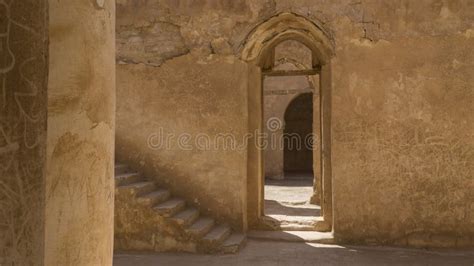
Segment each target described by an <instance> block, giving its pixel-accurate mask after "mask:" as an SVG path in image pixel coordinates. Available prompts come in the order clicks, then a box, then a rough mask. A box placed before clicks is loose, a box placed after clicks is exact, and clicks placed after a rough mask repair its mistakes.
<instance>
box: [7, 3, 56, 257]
mask: <svg viewBox="0 0 474 266" xmlns="http://www.w3.org/2000/svg"><path fill="white" fill-rule="evenodd" d="M47 24H48V2H47V1H43V0H34V1H33V0H28V1H10V0H2V1H0V265H41V261H42V257H43V237H42V236H43V230H44V227H43V221H44V216H43V210H44V189H43V185H44V175H43V170H44V164H45V151H46V113H47V112H46V109H47V98H46V97H47V94H46V87H47V74H48V58H47V55H48V43H47V40H48V25H47Z"/></svg>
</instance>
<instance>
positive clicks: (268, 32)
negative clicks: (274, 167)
mask: <svg viewBox="0 0 474 266" xmlns="http://www.w3.org/2000/svg"><path fill="white" fill-rule="evenodd" d="M328 36H329V34H327V32H325V31H324V30H323V28H322V27H321V26H320V25H317V24H315V23H314V22H312V21H310V20H308V19H306V18H305V17H302V16H299V15H296V14H293V13H281V14H279V15H276V16H274V17H272V18H270V19H268V20H266V21H265V22H263V23H262V24H260V25H259V26H258V27H256V28H255V29H254V30H253V31H252V32H251V33H250V34H249V36H248V38H247V40H246V42H245V44H244V45H243V47H242V56H241V59H242V60H244V61H246V62H247V63H248V66H249V67H248V71H249V72H248V97H249V98H248V99H249V100H248V114H249V116H248V117H249V121H248V128H249V133H250V134H255V133H257V134H259V135H261V134H262V133H263V131H264V130H263V129H264V119H263V80H264V77H267V76H302V75H303V76H313V75H317V76H318V77H319V80H318V81H319V95H320V98H319V99H320V111H321V112H320V119H321V129H320V143H321V177H322V178H321V183H322V184H321V187H322V189H321V202H322V204H321V205H322V215H323V223H324V225H325V226H324V227H325V228H332V183H331V182H332V180H331V178H332V174H331V160H330V158H331V147H330V143H331V135H330V133H331V131H330V125H331V124H330V123H331V121H330V119H331V112H330V111H331V64H330V60H331V57H332V56H333V54H334V44H333V43H332V41H331V39H330V38H329V37H328ZM288 40H292V41H297V42H299V43H301V44H303V45H305V46H306V47H307V48H309V50H310V51H311V66H310V68H308V69H298V70H278V69H274V65H275V64H274V63H275V60H274V59H275V58H274V54H275V47H276V46H278V45H279V44H280V43H282V42H284V41H288ZM248 143H249V144H248V146H247V161H248V164H247V191H246V192H247V193H246V194H247V197H246V202H247V211H246V212H247V216H246V217H244V223H247V224H248V226H249V227H251V228H257V227H259V226H261V225H262V222H264V220H265V219H264V218H265V217H264V216H265V215H264V177H265V173H264V155H263V149H262V148H261V147H262V146H261V143H260V138H259V136H254V139H253V141H249V142H248Z"/></svg>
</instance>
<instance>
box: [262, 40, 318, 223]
mask: <svg viewBox="0 0 474 266" xmlns="http://www.w3.org/2000/svg"><path fill="white" fill-rule="evenodd" d="M273 57H274V64H273V66H272V68H271V70H268V71H266V72H264V75H263V76H264V78H263V117H264V132H265V136H266V138H267V143H268V144H269V145H266V146H265V151H264V158H263V165H264V168H265V173H264V174H265V177H264V191H263V194H264V195H263V197H264V210H263V212H264V215H263V217H262V225H261V226H262V227H266V228H267V229H268V227H270V228H271V229H282V230H306V231H311V230H316V228H317V226H316V225H317V224H318V222H321V221H322V218H321V207H320V206H319V205H317V204H313V203H315V201H316V202H317V203H319V198H318V197H319V196H318V193H317V190H316V189H317V187H316V186H315V185H314V184H316V182H317V180H320V178H321V173H320V167H319V165H320V161H319V160H320V156H319V152H320V148H319V145H320V141H319V137H320V134H319V129H320V125H319V124H320V120H319V91H318V86H317V85H316V86H314V84H315V82H314V81H317V79H318V76H317V73H314V74H315V75H307V74H310V73H309V72H301V73H300V72H294V71H311V70H312V67H311V66H312V60H311V57H312V53H311V51H310V50H309V49H308V48H307V47H306V46H305V45H304V44H301V43H300V42H297V41H294V40H287V41H284V42H281V43H280V44H278V45H277V46H276V47H275V49H274V52H273ZM290 74H294V75H290ZM313 98H315V99H314V100H313ZM314 132H316V134H315V133H314ZM313 142H314V143H313ZM313 153H315V155H314V156H313ZM316 198H318V200H315V199H316ZM319 227H320V225H319Z"/></svg>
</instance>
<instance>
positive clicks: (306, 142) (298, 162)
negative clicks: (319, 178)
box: [283, 93, 313, 181]
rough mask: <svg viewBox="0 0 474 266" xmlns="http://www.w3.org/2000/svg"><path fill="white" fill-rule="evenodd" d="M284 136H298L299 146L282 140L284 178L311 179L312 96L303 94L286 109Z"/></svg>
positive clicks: (288, 140)
mask: <svg viewBox="0 0 474 266" xmlns="http://www.w3.org/2000/svg"><path fill="white" fill-rule="evenodd" d="M284 124H285V128H284V135H285V136H299V137H300V140H301V141H300V143H299V144H300V145H299V146H298V145H296V143H292V139H291V138H284V139H283V140H284V151H283V154H284V158H283V162H284V164H283V165H284V168H283V169H284V173H285V178H287V179H292V178H300V179H309V180H311V181H312V179H313V143H312V136H313V95H312V93H303V94H301V95H299V96H298V97H296V98H295V99H294V100H293V101H292V102H291V103H290V104H289V105H288V107H287V108H286V112H285V123H284Z"/></svg>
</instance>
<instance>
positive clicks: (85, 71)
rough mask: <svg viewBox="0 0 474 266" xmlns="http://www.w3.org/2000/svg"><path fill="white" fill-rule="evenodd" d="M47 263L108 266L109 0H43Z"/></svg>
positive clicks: (111, 58)
mask: <svg viewBox="0 0 474 266" xmlns="http://www.w3.org/2000/svg"><path fill="white" fill-rule="evenodd" d="M49 17H50V23H49V31H50V34H49V37H50V49H49V51H50V60H49V63H50V71H49V84H48V129H47V155H46V156H47V157H46V158H47V159H46V160H47V166H46V168H47V169H46V187H45V189H46V199H45V200H46V215H45V242H44V243H45V261H44V264H45V265H112V255H113V209H114V181H113V164H114V131H115V118H114V117H115V33H114V31H115V24H114V23H115V1H113V0H82V1H57V0H51V1H49Z"/></svg>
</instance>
